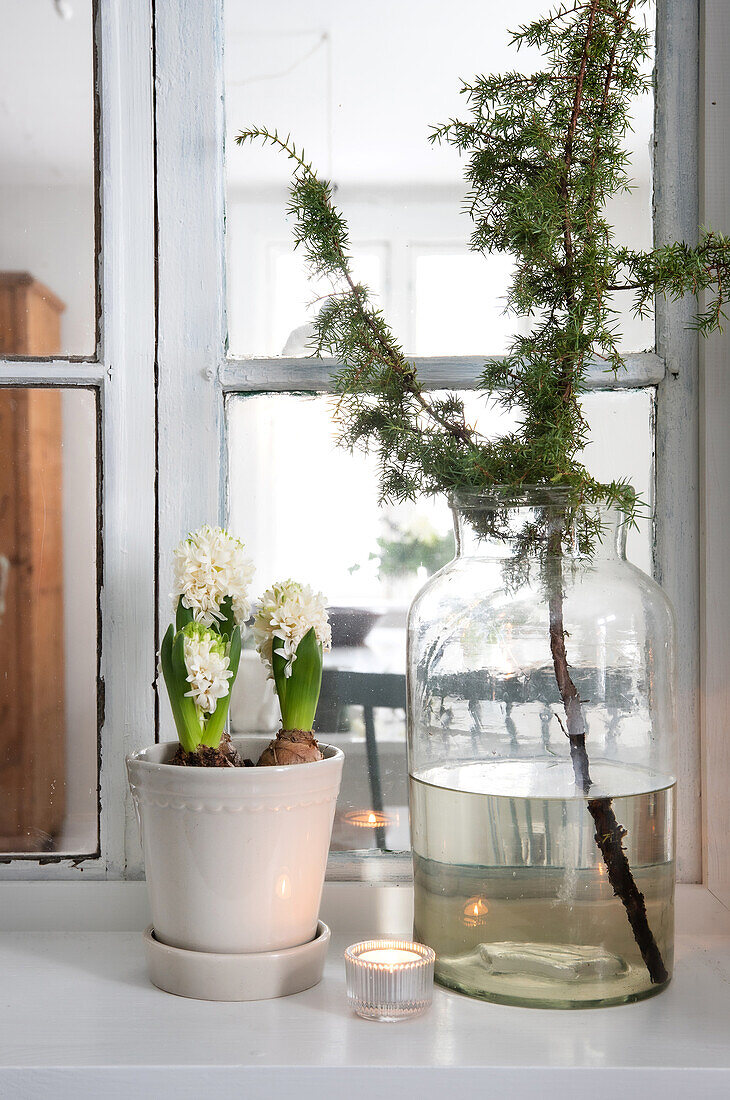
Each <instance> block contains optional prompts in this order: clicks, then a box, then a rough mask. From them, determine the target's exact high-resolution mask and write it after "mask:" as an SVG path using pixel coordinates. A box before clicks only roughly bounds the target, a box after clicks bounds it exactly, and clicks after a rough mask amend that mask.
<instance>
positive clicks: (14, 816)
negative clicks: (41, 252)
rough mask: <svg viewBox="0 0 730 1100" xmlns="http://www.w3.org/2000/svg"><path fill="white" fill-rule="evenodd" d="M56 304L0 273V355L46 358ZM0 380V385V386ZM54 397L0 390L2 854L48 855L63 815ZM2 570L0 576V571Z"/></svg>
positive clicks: (56, 332)
mask: <svg viewBox="0 0 730 1100" xmlns="http://www.w3.org/2000/svg"><path fill="white" fill-rule="evenodd" d="M62 309H63V305H62V303H61V302H60V301H59V299H58V298H56V296H55V295H54V294H52V293H51V292H50V291H49V290H47V288H45V287H43V286H42V285H41V284H39V283H37V282H36V281H35V280H34V279H32V278H31V277H30V276H28V275H18V274H16V273H13V274H0V348H1V349H2V354H3V355H24V356H25V355H27V356H39V355H54V354H57V352H58V349H59V345H60V340H59V336H60V327H59V322H60V312H61V310H62ZM0 381H1V379H0ZM62 508H63V500H62V418H61V391H60V390H57V389H43V388H38V389H33V388H31V387H24V388H22V389H19V388H15V387H2V386H0V555H2V557H3V558H4V559H5V561H4V563H3V562H0V583H2V586H3V592H2V593H0V595H2V598H1V599H0V643H1V645H2V666H1V671H0V851H4V852H10V851H20V852H26V851H44V850H49V849H51V848H52V847H53V843H54V840H55V838H56V836H57V834H58V833H59V831H60V829H61V826H62V823H63V817H64V788H65V757H66V722H65V688H64V666H65V659H64V610H63V514H62ZM3 566H4V568H3Z"/></svg>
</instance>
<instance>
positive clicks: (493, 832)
mask: <svg viewBox="0 0 730 1100" xmlns="http://www.w3.org/2000/svg"><path fill="white" fill-rule="evenodd" d="M452 509H453V512H454V520H455V528H456V545H457V555H456V558H455V559H454V560H453V561H452V562H450V563H449V564H448V565H447V566H445V567H444V568H443V569H442V570H441V571H440V572H439V573H437V574H436V575H435V576H433V577H432V578H431V579H430V580H429V581H428V583H427V584H426V585H425V587H424V588H423V589H422V590H421V591H420V593H419V594H418V595H417V596H416V599H415V601H414V603H413V605H412V607H411V611H410V615H409V623H408V742H409V744H408V754H409V774H410V797H411V834H412V843H413V859H414V876H415V936H416V939H418V940H420V941H421V942H423V943H426V944H429V945H430V946H431V947H433V948H434V949H435V951H436V955H437V961H436V979H437V981H439V982H440V983H441V984H443V985H446V986H450V987H451V988H453V989H458V990H460V991H461V992H463V993H467V994H470V995H472V996H475V997H482V998H485V999H487V1000H492V1001H501V1002H506V1003H510V1004H524V1005H543V1006H549V1007H566V1008H567V1007H585V1006H597V1005H604V1004H615V1003H621V1002H625V1001H633V1000H637V999H638V998H641V997H645V996H649V995H651V994H652V993H654V992H657V991H658V990H660V989H662V988H663V987H664V986H665V985H666V984H667V982H668V981H669V978H670V976H671V970H672V956H673V903H674V846H675V845H674V831H675V808H674V806H675V740H676V736H675V735H676V731H675V709H674V697H673V692H674V616H673V612H672V609H671V605H670V604H669V601H668V600H667V598H666V596H665V595H664V593H663V592H662V590H661V589H660V588H659V586H658V585H657V584H655V583H654V581H653V580H651V578H650V577H648V576H646V574H644V573H643V572H642V571H641V570H639V569H637V568H636V567H635V566H633V565H631V564H630V563H629V562H627V561H626V556H625V546H626V525H625V523H623V522H622V521H621V517H620V514H619V513H618V512H616V511H615V510H611V509H607V510H605V511H604V512H603V513H602V514H601V513H600V512H598V511H597V510H596V509H595V508H592V509H589V510H587V511H586V512H583V513H582V514H579V519H576V518H575V517H573V518H571V512H570V508H569V504H568V498H567V496H565V495H563V494H562V493H561V492H559V491H552V490H525V491H524V492H523V493H522V494H520V495H519V496H513V497H511V498H505V497H504V496H501V495H494V496H492V497H489V496H477V495H472V496H462V497H457V498H454V499H453V500H452ZM598 528H600V534H598V535H597V534H596V530H597V529H598Z"/></svg>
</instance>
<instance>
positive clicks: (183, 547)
mask: <svg viewBox="0 0 730 1100" xmlns="http://www.w3.org/2000/svg"><path fill="white" fill-rule="evenodd" d="M174 567H175V579H174V589H173V592H172V593H171V595H172V598H173V600H174V602H175V605H176V606H177V601H178V599H179V598H180V597H182V603H183V607H187V608H188V609H189V610H190V611H192V612H193V618H194V619H195V620H196V622H200V623H203V624H204V625H205V626H211V625H212V623H213V622H215V621H216V620H220V619H223V618H224V617H225V616H224V615H223V614H222V613H221V610H220V606H221V603H222V602H223V600H224V599H225V598H226V596H230V597H231V602H232V608H233V615H234V617H235V620H236V623H237V624H238V625H239V626H240V625H241V623H244V622H245V621H246V619H248V617H249V615H250V614H251V601H250V600H249V598H248V590H249V586H250V584H251V581H252V580H253V575H254V565H253V562H252V561H251V559H250V558H249V557H247V555H246V552H245V547H244V545H243V543H242V542H241V541H240V540H239V539H236V538H234V537H233V536H232V535H229V534H228V532H227V531H224V529H223V528H222V527H210V526H209V525H206V526H205V527H201V528H199V529H198V530H197V531H193V532H191V533H190V534H189V535H188V537H187V538H185V539H183V541H182V542H181V543H180V545H179V546H178V547H177V549H176V550H175V551H174Z"/></svg>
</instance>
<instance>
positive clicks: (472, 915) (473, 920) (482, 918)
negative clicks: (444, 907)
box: [464, 895, 489, 928]
mask: <svg viewBox="0 0 730 1100" xmlns="http://www.w3.org/2000/svg"><path fill="white" fill-rule="evenodd" d="M488 913H489V906H488V905H487V903H486V901H485V900H484V898H482V897H479V896H478V895H477V896H475V897H473V898H469V899H468V901H467V903H466V905H465V906H464V924H466V925H467V926H468V927H469V928H475V927H477V925H482V924H486V918H487V915H488Z"/></svg>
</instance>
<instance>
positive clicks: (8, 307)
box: [0, 271, 65, 357]
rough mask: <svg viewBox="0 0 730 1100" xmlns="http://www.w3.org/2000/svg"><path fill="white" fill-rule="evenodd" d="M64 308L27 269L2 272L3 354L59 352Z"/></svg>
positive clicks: (0, 323)
mask: <svg viewBox="0 0 730 1100" xmlns="http://www.w3.org/2000/svg"><path fill="white" fill-rule="evenodd" d="M64 308H65V307H64V304H63V302H62V301H61V299H60V298H57V297H56V295H55V294H54V293H53V291H51V290H49V289H48V287H47V286H44V285H43V283H39V282H38V280H37V279H34V278H33V276H32V275H29V274H28V273H27V272H26V271H0V356H5V355H27V356H28V357H31V356H37V355H41V356H46V355H57V354H58V351H59V349H60V347H61V314H62V312H63V310H64Z"/></svg>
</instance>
